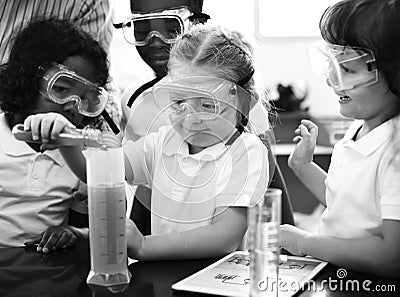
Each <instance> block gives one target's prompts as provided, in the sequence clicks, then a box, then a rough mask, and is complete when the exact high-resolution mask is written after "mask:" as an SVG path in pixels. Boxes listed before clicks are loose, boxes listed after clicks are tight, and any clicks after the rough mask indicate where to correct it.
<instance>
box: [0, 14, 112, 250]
mask: <svg viewBox="0 0 400 297" xmlns="http://www.w3.org/2000/svg"><path fill="white" fill-rule="evenodd" d="M108 77H109V71H108V62H107V53H106V52H105V51H104V49H103V48H102V47H101V45H100V44H99V42H97V41H95V40H94V39H93V38H92V37H91V36H90V35H89V34H87V33H84V32H83V31H82V30H81V29H79V28H77V27H75V26H74V25H73V24H72V23H70V22H69V21H61V20H56V19H43V20H36V21H32V22H30V23H29V24H28V25H27V26H26V27H24V28H23V29H22V31H21V32H20V33H19V34H18V35H16V36H15V39H14V43H13V44H12V48H11V51H10V56H9V60H8V63H7V64H4V65H3V66H2V68H1V70H0V108H1V111H2V113H1V114H0V138H1V139H2V140H1V143H0V148H1V149H0V152H1V153H0V185H1V189H2V190H1V191H0V225H1V226H2V230H3V232H2V234H1V236H0V247H8V246H23V245H24V242H25V244H26V245H33V244H38V247H37V250H38V251H43V252H49V251H52V250H56V249H59V248H64V247H68V246H71V245H73V244H74V243H75V241H76V240H77V239H78V238H80V237H81V236H82V234H83V233H85V232H86V231H87V230H86V228H76V227H73V226H72V225H69V219H70V223H73V220H72V219H73V217H74V218H79V219H83V222H82V220H80V222H78V224H77V225H78V226H84V225H85V222H86V221H87V207H86V205H85V204H84V203H82V202H81V201H78V200H77V199H74V198H73V193H74V191H76V190H77V189H78V187H79V185H80V181H79V179H77V178H76V176H75V175H74V174H73V173H72V172H71V170H70V169H69V168H68V166H67V164H66V163H65V161H64V160H63V157H62V156H61V154H60V152H59V151H58V150H53V151H48V150H44V149H43V148H40V147H39V145H37V144H32V143H29V144H28V143H25V142H20V141H17V140H16V139H15V138H14V137H13V135H12V133H11V129H12V127H14V126H15V125H16V124H18V123H23V122H24V120H25V119H26V118H27V117H29V116H30V115H33V114H37V113H43V112H53V113H54V114H58V115H63V116H64V117H65V118H67V119H68V120H69V121H70V122H71V123H72V124H74V125H75V126H78V127H83V126H85V125H87V124H92V125H97V123H100V120H99V119H98V117H97V116H98V115H99V114H100V112H101V111H102V109H104V105H105V102H106V100H107V99H106V96H107V93H106V91H105V90H104V86H105V85H106V83H107V81H108ZM36 128H37V129H41V126H40V125H39V126H37V127H36ZM74 196H76V195H74ZM76 197H77V196H76ZM70 208H71V209H70Z"/></svg>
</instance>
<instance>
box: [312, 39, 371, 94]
mask: <svg viewBox="0 0 400 297" xmlns="http://www.w3.org/2000/svg"><path fill="white" fill-rule="evenodd" d="M308 56H309V60H310V65H311V68H312V70H313V71H314V72H315V73H316V74H317V75H319V76H321V77H322V78H323V79H325V80H326V82H327V83H328V84H329V85H330V86H331V87H332V88H333V89H335V90H337V91H345V90H351V89H354V88H357V87H366V86H369V85H372V84H374V83H376V82H378V80H379V77H378V70H377V68H376V63H375V56H374V53H373V52H372V50H370V49H367V48H359V47H351V46H343V45H335V44H329V43H326V42H322V41H319V42H316V43H313V44H311V45H310V46H309V47H308Z"/></svg>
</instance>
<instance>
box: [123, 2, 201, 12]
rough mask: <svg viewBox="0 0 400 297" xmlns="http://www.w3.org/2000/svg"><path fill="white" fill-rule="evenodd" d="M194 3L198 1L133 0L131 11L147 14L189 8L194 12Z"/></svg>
mask: <svg viewBox="0 0 400 297" xmlns="http://www.w3.org/2000/svg"><path fill="white" fill-rule="evenodd" d="M193 2H196V0H131V11H132V12H137V13H140V12H142V13H147V12H150V11H158V10H163V9H170V8H173V7H179V6H187V7H189V8H190V9H192V10H193V9H194V7H193V5H192V4H193Z"/></svg>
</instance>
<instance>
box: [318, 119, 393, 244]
mask: <svg viewBox="0 0 400 297" xmlns="http://www.w3.org/2000/svg"><path fill="white" fill-rule="evenodd" d="M361 125H362V121H355V122H354V123H353V124H352V125H351V126H350V128H349V129H348V131H347V132H346V134H345V136H344V138H343V139H342V140H341V141H339V142H338V143H337V144H336V145H335V147H334V150H333V154H332V160H331V164H330V167H329V171H328V177H327V179H326V181H325V185H326V203H327V208H326V210H325V212H324V213H323V214H322V217H321V221H320V233H322V234H328V235H332V236H337V237H342V238H359V237H367V236H381V235H382V230H381V227H382V221H383V220H384V219H391V220H400V161H399V157H397V160H395V159H393V157H394V156H396V154H397V155H399V154H400V151H397V152H396V151H395V149H396V147H397V150H398V149H399V146H398V145H399V143H397V146H396V145H394V144H395V142H394V139H393V137H392V136H393V135H394V131H396V130H397V129H399V127H400V125H399V117H396V118H394V119H392V120H389V121H387V122H385V123H383V124H381V125H380V126H378V127H377V128H375V129H373V130H372V131H370V132H369V133H368V134H367V135H365V136H363V137H362V138H361V139H359V140H357V141H353V140H352V138H353V136H354V135H355V133H356V132H357V131H358V129H359V128H360V127H361ZM397 141H398V140H397ZM393 148H394V149H393Z"/></svg>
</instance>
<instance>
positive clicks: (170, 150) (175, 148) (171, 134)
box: [162, 126, 229, 161]
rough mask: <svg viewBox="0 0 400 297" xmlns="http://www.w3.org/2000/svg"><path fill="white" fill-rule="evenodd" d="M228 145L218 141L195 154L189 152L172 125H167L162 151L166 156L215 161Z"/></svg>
mask: <svg viewBox="0 0 400 297" xmlns="http://www.w3.org/2000/svg"><path fill="white" fill-rule="evenodd" d="M228 148H229V146H226V145H225V144H224V143H222V142H219V143H217V144H215V145H213V146H211V147H207V148H205V149H204V150H202V151H201V152H199V153H197V154H189V146H188V143H187V142H186V141H184V139H183V138H182V136H181V135H179V134H178V133H176V132H175V130H174V128H173V127H172V126H170V127H169V131H168V133H167V136H166V137H165V139H164V143H163V149H162V153H163V154H164V155H166V156H173V155H180V156H181V157H190V158H193V159H195V160H199V161H215V160H216V159H218V158H219V157H221V156H222V155H223V154H224V153H225V152H226V151H227V150H228Z"/></svg>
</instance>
